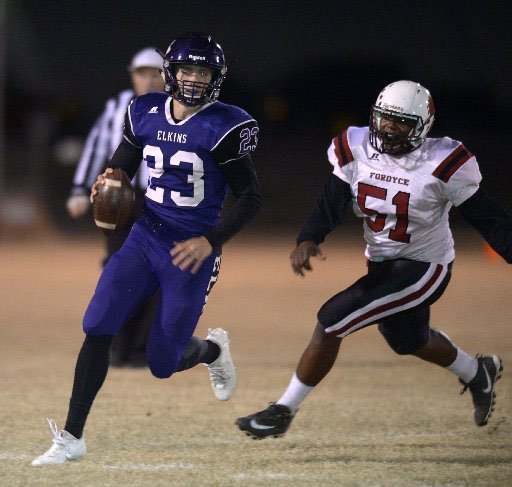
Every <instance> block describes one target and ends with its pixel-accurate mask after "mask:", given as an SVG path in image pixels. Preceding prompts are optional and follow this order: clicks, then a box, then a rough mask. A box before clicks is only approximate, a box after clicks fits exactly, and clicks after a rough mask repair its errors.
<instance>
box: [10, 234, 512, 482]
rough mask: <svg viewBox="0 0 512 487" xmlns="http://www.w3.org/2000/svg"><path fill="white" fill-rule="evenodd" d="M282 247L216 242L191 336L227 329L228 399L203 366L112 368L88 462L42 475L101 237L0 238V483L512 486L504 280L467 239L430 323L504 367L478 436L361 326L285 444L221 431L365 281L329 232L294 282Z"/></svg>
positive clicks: (444, 376) (453, 395) (418, 367)
mask: <svg viewBox="0 0 512 487" xmlns="http://www.w3.org/2000/svg"><path fill="white" fill-rule="evenodd" d="M470 237H471V238H473V235H472V234H471V235H470ZM476 238H477V239H478V237H476ZM292 242H293V238H292V236H290V237H289V238H287V239H271V238H267V239H259V240H257V241H254V240H251V239H250V238H248V237H245V238H239V239H235V241H234V242H232V243H230V244H228V245H227V247H226V249H225V252H224V257H223V266H222V269H221V275H220V279H219V283H218V284H217V285H216V287H215V288H214V290H213V292H212V294H211V296H210V301H209V303H208V306H207V308H206V311H205V313H204V316H203V318H202V320H201V323H200V325H199V328H198V335H199V336H205V335H206V332H207V328H208V327H216V326H222V327H225V328H226V329H228V330H229V331H230V335H231V341H232V347H233V348H232V349H233V355H234V358H235V360H236V362H237V367H238V372H239V386H238V389H237V391H236V393H235V395H234V396H233V398H232V399H231V400H230V401H229V402H226V403H221V402H218V401H216V399H215V398H214V396H213V393H212V391H211V388H210V384H209V379H208V374H207V371H206V369H205V368H204V367H202V366H200V367H196V368H195V369H193V370H191V371H187V372H185V373H182V374H177V375H176V376H174V377H173V378H172V379H171V380H165V381H162V380H158V379H155V378H153V377H152V376H151V375H150V373H149V372H148V371H147V370H140V369H111V370H110V371H109V375H108V377H107V380H106V382H105V385H104V387H103V389H102V390H101V391H100V393H99V395H98V397H97V399H96V402H95V404H94V407H93V410H92V413H91V415H90V418H89V421H88V424H87V428H86V438H87V446H88V450H89V452H88V455H87V456H86V457H85V458H84V459H83V460H82V461H79V462H70V463H68V464H65V465H62V466H58V467H49V468H48V467H46V468H38V469H36V468H33V467H31V466H30V461H31V460H32V459H33V458H34V457H35V456H37V455H39V454H41V453H42V452H43V451H44V450H45V449H46V448H48V447H49V446H50V444H51V435H50V431H49V429H48V427H47V425H46V421H45V417H47V416H48V417H52V418H55V419H56V421H57V423H58V425H59V426H60V427H63V426H64V424H63V423H64V421H65V416H66V411H67V404H68V400H69V394H70V391H71V384H72V377H73V369H74V364H75V359H76V355H77V352H78V350H79V348H80V346H81V343H82V340H83V335H82V331H81V319H82V315H83V312H84V311H85V308H86V306H87V303H88V301H89V299H90V296H91V295H92V292H93V290H94V286H95V284H96V281H97V278H98V275H99V262H100V258H101V254H102V252H103V249H102V243H101V241H99V240H86V241H75V240H64V239H61V238H60V239H59V238H51V239H48V240H45V241H43V242H32V243H27V242H4V243H0V268H1V270H2V271H1V276H2V277H1V311H0V320H1V322H0V356H1V357H2V365H1V368H0V381H1V382H0V385H1V387H0V415H1V416H0V438H1V441H0V485H1V486H50V485H52V486H54V485H80V486H110V485H112V486H132V485H134V486H139V485H141V486H159V485H179V486H217V485H218V486H224V485H226V486H227V485H229V486H237V485H240V486H242V485H243V486H253V485H254V486H256V485H269V486H281V485H293V486H298V485H304V486H305V485H315V486H316V485H318V486H328V485H336V486H365V487H366V486H393V487H394V486H411V487H419V486H457V487H458V486H510V485H512V379H510V376H511V375H510V373H509V371H510V370H512V338H511V331H510V330H511V318H512V316H511V312H510V309H511V307H510V291H511V290H512V274H511V272H510V268H509V267H508V266H507V265H506V264H505V263H504V262H503V261H501V260H495V259H492V258H490V257H488V256H486V254H485V253H484V252H482V251H481V248H480V241H479V240H477V242H478V243H477V244H475V246H474V247H471V246H469V245H465V238H464V236H463V238H461V241H459V246H460V248H459V247H458V250H459V252H458V256H457V260H456V263H455V265H454V276H453V279H452V282H451V284H450V286H449V287H448V290H447V291H446V293H445V295H444V296H443V297H442V298H441V300H440V301H439V302H438V303H436V304H435V305H434V307H433V312H432V324H433V326H437V327H440V328H441V329H443V330H444V331H445V332H446V333H447V334H448V335H450V336H451V338H452V339H453V340H454V341H456V342H457V343H458V344H460V345H461V346H463V347H464V348H465V349H466V350H467V351H468V352H470V353H472V354H474V353H477V352H483V353H487V352H493V353H498V354H500V355H501V357H502V358H503V361H504V365H505V372H504V375H503V378H502V380H500V382H499V383H498V404H497V408H496V411H495V412H494V415H493V417H492V418H491V421H490V423H489V425H488V426H487V427H484V428H477V427H476V426H474V424H473V420H472V406H471V398H470V394H469V393H467V394H465V395H464V396H460V395H459V394H458V392H459V390H460V385H459V384H458V382H457V379H456V378H455V377H454V376H453V375H452V374H450V373H449V372H447V371H445V370H442V369H440V368H436V367H434V366H431V365H428V364H425V363H422V362H420V361H419V360H417V359H415V358H412V357H399V356H396V355H394V354H393V353H392V352H391V350H390V349H388V347H387V345H386V344H385V343H384V341H383V340H382V339H381V338H380V336H379V334H378V331H377V329H376V328H375V327H369V328H367V329H365V330H362V331H361V332H358V333H356V334H355V335H353V336H351V337H349V338H348V339H346V340H345V342H344V344H343V346H342V350H341V353H340V357H339V359H338V362H337V364H336V366H335V368H334V369H333V371H332V372H331V374H330V375H329V376H328V377H327V379H326V380H325V381H324V382H323V383H322V384H320V385H319V386H318V387H317V390H315V391H314V392H313V394H312V395H311V396H310V397H309V398H308V399H307V401H306V402H305V403H304V404H303V406H302V408H301V410H300V412H299V413H298V415H297V417H296V419H295V420H294V423H293V424H292V427H291V428H290V431H289V432H288V434H287V435H286V436H285V437H284V438H281V439H268V440H264V441H254V440H251V439H249V438H248V437H246V436H244V435H243V434H242V433H241V432H239V431H238V430H237V429H236V428H235V426H234V424H233V423H234V421H235V419H236V418H237V417H238V416H242V415H246V414H249V413H252V412H254V411H255V410H257V409H262V408H264V407H266V405H267V403H268V402H270V401H272V400H276V399H277V398H278V397H279V395H280V394H281V392H282V391H283V390H284V388H285V386H286V385H287V384H288V381H289V379H290V377H291V374H292V373H293V370H294V367H295V365H296V362H297V360H298V358H299V355H300V353H301V352H302V350H303V347H304V346H305V345H306V343H307V341H308V340H309V338H310V335H311V333H312V330H313V327H314V323H315V315H316V311H317V309H318V307H319V306H320V305H321V304H322V303H323V301H325V300H326V299H327V298H328V297H330V296H331V295H332V294H334V293H335V292H336V291H338V290H340V289H343V288H344V287H346V286H347V285H349V284H350V283H352V282H353V281H354V280H355V279H356V278H357V277H359V276H360V275H361V274H362V273H363V272H365V263H364V258H363V254H362V246H361V245H360V244H358V245H354V244H353V243H351V242H347V243H343V241H342V240H341V238H335V239H332V240H330V241H328V242H327V243H326V244H325V246H324V251H325V253H326V254H327V260H326V261H325V262H322V263H321V262H314V266H315V271H314V272H313V273H312V274H310V275H308V277H307V278H306V279H304V280H303V279H299V278H296V277H295V276H294V275H293V274H292V272H291V271H290V270H289V266H288V254H289V252H290V250H291V244H292Z"/></svg>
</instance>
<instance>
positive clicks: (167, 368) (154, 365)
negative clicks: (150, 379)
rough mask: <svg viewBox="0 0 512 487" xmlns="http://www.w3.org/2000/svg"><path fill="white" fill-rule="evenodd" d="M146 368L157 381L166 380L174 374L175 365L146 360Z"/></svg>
mask: <svg viewBox="0 0 512 487" xmlns="http://www.w3.org/2000/svg"><path fill="white" fill-rule="evenodd" d="M148 367H149V370H150V371H151V374H152V375H153V376H155V377H156V378H157V379H168V378H169V377H171V375H173V374H174V372H176V364H163V363H161V362H156V361H154V360H151V359H148Z"/></svg>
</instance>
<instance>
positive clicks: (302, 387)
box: [276, 374, 314, 413]
mask: <svg viewBox="0 0 512 487" xmlns="http://www.w3.org/2000/svg"><path fill="white" fill-rule="evenodd" d="M313 389H314V386H307V385H306V384H303V383H302V382H301V381H300V380H299V379H298V377H297V374H293V377H292V380H291V381H290V384H289V385H288V388H287V389H286V391H284V394H283V395H282V396H281V398H280V399H279V400H277V401H276V404H282V405H283V406H287V407H289V408H290V409H291V411H292V413H294V412H295V411H297V409H299V406H300V405H301V403H302V402H303V401H304V399H306V397H307V396H308V394H309V393H310V392H311V391H312V390H313Z"/></svg>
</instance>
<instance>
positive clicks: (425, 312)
mask: <svg viewBox="0 0 512 487" xmlns="http://www.w3.org/2000/svg"><path fill="white" fill-rule="evenodd" d="M433 122H434V103H433V100H432V97H431V95H430V93H429V92H428V90H426V89H425V88H424V87H423V86H421V85H420V84H418V83H414V82H412V81H398V82H395V83H391V84H390V85H388V86H386V87H385V88H384V89H383V90H382V92H381V93H380V94H379V96H378V98H377V101H376V103H375V105H374V106H373V108H372V110H371V116H370V125H369V127H349V128H348V129H347V130H345V131H344V132H342V133H341V134H340V135H339V136H338V137H335V138H334V139H333V141H332V143H331V145H330V147H329V150H328V157H329V161H330V163H331V164H332V166H333V174H332V175H331V176H330V178H329V180H328V181H327V183H326V185H325V188H324V190H323V193H322V194H321V195H320V196H319V198H318V200H317V203H316V206H315V207H314V209H313V211H312V213H311V215H310V217H309V219H308V220H307V221H306V222H305V224H304V225H303V227H302V229H301V231H300V233H299V236H298V238H297V247H296V248H295V249H294V250H293V251H292V253H291V255H290V260H291V265H292V268H293V271H294V272H295V273H296V274H298V275H300V276H304V271H311V270H312V268H311V264H310V258H311V257H312V256H317V257H319V258H321V259H323V258H324V256H323V255H322V252H321V250H320V248H319V244H320V243H321V242H323V241H324V239H325V237H326V236H327V234H328V233H330V232H331V231H332V230H333V229H334V228H336V227H337V226H339V225H340V224H341V223H342V221H343V217H344V213H345V209H346V208H347V206H348V205H349V204H351V203H352V204H353V207H354V211H355V213H356V215H357V216H359V217H360V218H362V219H363V227H364V237H365V241H366V244H367V245H366V252H365V255H366V257H367V259H368V273H367V274H366V275H365V276H363V277H361V278H360V279H359V280H358V281H356V282H355V283H354V284H352V285H351V286H350V287H348V288H347V289H345V290H344V291H341V292H339V293H338V294H336V295H334V296H333V297H332V298H331V299H329V300H328V301H327V302H326V303H325V304H323V306H322V307H321V308H320V310H319V312H318V317H317V318H318V321H317V325H316V329H315V331H314V333H313V337H312V339H311V342H310V343H309V345H308V346H307V347H306V349H305V351H304V353H303V355H302V357H301V359H300V361H299V364H298V367H297V369H296V372H295V374H294V375H293V377H292V379H291V382H290V384H289V386H288V388H287V389H286V390H285V392H284V394H283V395H282V396H281V398H279V399H278V400H277V401H276V402H275V403H272V404H271V405H270V406H269V407H268V408H267V409H265V410H262V411H259V412H256V413H255V414H252V415H249V416H246V417H242V418H238V420H237V421H236V424H237V425H238V427H239V428H240V429H241V430H243V431H245V432H246V433H247V434H248V435H249V436H252V437H254V438H266V437H268V436H274V437H278V436H282V435H283V434H284V433H285V432H286V431H287V430H288V428H289V426H290V423H291V421H292V419H293V417H294V415H295V413H296V411H297V410H298V408H299V405H300V404H301V403H302V402H303V401H304V399H305V398H306V397H307V395H308V394H309V393H310V392H311V391H312V390H313V388H314V387H315V386H316V385H317V384H318V383H319V382H320V381H321V380H322V379H323V378H324V377H325V376H326V375H327V374H328V372H329V370H330V369H331V367H332V366H333V364H334V362H335V360H336V357H337V355H338V350H339V347H340V345H341V342H342V340H343V338H344V337H345V336H347V335H349V334H350V333H353V332H355V331H357V330H359V329H361V328H363V327H366V326H369V325H372V324H374V323H376V324H378V329H379V331H380V333H381V334H382V336H383V337H384V338H385V340H386V341H387V343H388V344H389V346H390V347H391V348H392V349H393V350H394V351H395V352H396V353H398V354H401V355H402V354H411V355H414V356H416V357H418V358H420V359H422V360H425V361H427V362H431V363H433V364H436V365H439V366H441V367H445V368H446V369H448V370H449V371H450V372H452V373H454V374H455V375H456V376H457V377H459V379H460V381H461V383H462V384H463V386H464V387H463V391H465V390H466V389H469V391H470V392H471V395H472V399H473V405H474V420H475V423H476V424H477V425H478V426H484V425H485V424H487V420H488V419H489V417H490V415H491V412H492V410H493V407H494V403H495V383H496V381H497V380H498V378H499V377H500V374H501V371H502V363H501V360H500V358H499V357H498V356H496V355H487V356H481V355H477V356H476V357H472V356H470V355H469V354H468V353H466V352H465V351H464V350H462V349H461V348H459V347H457V345H455V344H454V343H453V342H452V341H451V340H450V338H448V337H447V336H446V335H445V334H444V333H443V332H441V331H439V330H436V329H434V328H431V327H430V319H429V318H430V305H431V304H432V303H434V302H435V301H436V300H437V299H439V297H440V296H441V295H442V294H443V292H444V290H445V289H446V286H447V285H448V282H449V280H450V275H451V267H452V262H453V259H454V257H455V252H454V247H453V245H454V244H453V238H452V233H451V231H450V226H449V222H448V213H449V210H450V208H451V207H452V206H456V207H457V208H458V209H459V210H460V212H461V213H462V215H463V216H464V217H465V219H466V220H467V221H468V222H469V223H470V224H471V225H473V226H474V227H475V228H476V229H477V230H478V231H479V232H480V233H481V235H482V236H483V237H484V238H485V240H487V242H488V243H489V244H490V245H491V247H492V248H493V249H494V250H495V251H496V252H498V253H499V254H500V255H501V256H502V257H503V258H504V259H505V260H506V261H507V262H508V263H511V262H512V219H511V218H510V216H509V215H508V214H507V213H506V212H505V211H504V210H503V209H502V208H500V207H499V206H498V205H497V204H496V203H494V202H493V201H492V200H491V199H490V198H489V197H488V196H487V195H486V193H485V192H484V191H483V190H482V189H481V188H480V187H479V184H480V181H481V179H482V178H481V175H480V171H479V168H478V163H477V161H476V158H475V157H474V156H473V154H471V152H469V151H468V150H467V149H466V148H465V147H464V146H463V145H462V144H461V143H460V142H457V141H455V140H452V139H450V138H448V137H443V138H439V139H434V138H427V134H428V132H429V130H430V128H431V127H432V124H433Z"/></svg>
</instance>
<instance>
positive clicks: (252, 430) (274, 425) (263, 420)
mask: <svg viewBox="0 0 512 487" xmlns="http://www.w3.org/2000/svg"><path fill="white" fill-rule="evenodd" d="M294 416H295V415H294V414H292V412H291V411H290V408H289V407H287V406H283V405H282V404H275V403H271V404H270V406H269V407H268V408H267V409H264V410H263V411H258V412H257V413H254V414H251V415H250V416H245V417H243V418H238V419H237V420H236V422H235V424H236V425H237V426H238V427H239V428H240V429H241V430H242V431H245V432H246V434H247V436H252V437H253V438H254V439H256V440H262V439H263V438H266V437H267V436H273V437H274V438H279V437H280V436H283V435H284V434H285V433H286V431H287V430H288V428H289V427H290V423H291V422H292V419H293V417H294Z"/></svg>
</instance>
